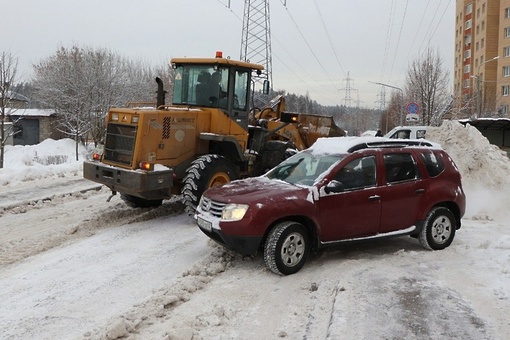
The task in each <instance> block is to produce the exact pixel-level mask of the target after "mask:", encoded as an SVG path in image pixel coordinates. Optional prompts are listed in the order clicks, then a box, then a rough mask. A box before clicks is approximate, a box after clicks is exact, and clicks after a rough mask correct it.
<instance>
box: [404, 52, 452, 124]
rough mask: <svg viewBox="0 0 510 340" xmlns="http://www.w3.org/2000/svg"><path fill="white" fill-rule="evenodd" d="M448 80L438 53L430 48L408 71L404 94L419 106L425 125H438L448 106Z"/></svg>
mask: <svg viewBox="0 0 510 340" xmlns="http://www.w3.org/2000/svg"><path fill="white" fill-rule="evenodd" d="M449 78H450V75H449V72H448V71H447V70H445V69H444V68H443V61H442V59H441V57H440V56H439V53H438V52H434V51H432V49H430V48H429V49H427V51H426V53H425V54H424V56H423V57H422V58H419V59H417V60H415V61H414V62H413V63H412V64H411V66H410V68H409V69H408V71H407V79H406V93H407V96H408V98H409V99H410V100H412V101H416V102H418V104H419V105H420V107H421V115H422V117H423V123H424V124H425V125H439V124H440V122H441V119H442V117H443V115H444V114H445V113H446V109H447V108H448V107H449V106H450V104H451V100H452V97H451V93H450V92H451V91H450V89H449V86H448V85H449V82H450V80H449Z"/></svg>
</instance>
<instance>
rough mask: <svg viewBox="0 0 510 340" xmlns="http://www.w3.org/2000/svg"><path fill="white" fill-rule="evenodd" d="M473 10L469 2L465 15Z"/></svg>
mask: <svg viewBox="0 0 510 340" xmlns="http://www.w3.org/2000/svg"><path fill="white" fill-rule="evenodd" d="M472 12H473V4H469V5H467V6H466V15H468V14H471V13H472Z"/></svg>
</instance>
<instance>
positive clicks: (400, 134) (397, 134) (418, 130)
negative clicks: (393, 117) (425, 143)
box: [384, 126, 427, 139]
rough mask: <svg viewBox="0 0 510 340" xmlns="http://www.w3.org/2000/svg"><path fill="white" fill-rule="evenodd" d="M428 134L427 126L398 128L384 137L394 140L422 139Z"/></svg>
mask: <svg viewBox="0 0 510 340" xmlns="http://www.w3.org/2000/svg"><path fill="white" fill-rule="evenodd" d="M426 132H427V127H426V126H397V127H395V128H393V129H392V130H391V131H390V132H388V133H387V134H386V135H384V137H386V138H394V139H422V138H425V133H426Z"/></svg>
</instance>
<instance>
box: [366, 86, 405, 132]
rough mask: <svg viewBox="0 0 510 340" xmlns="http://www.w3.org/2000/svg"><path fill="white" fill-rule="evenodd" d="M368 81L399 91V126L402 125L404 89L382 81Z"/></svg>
mask: <svg viewBox="0 0 510 340" xmlns="http://www.w3.org/2000/svg"><path fill="white" fill-rule="evenodd" d="M369 83H372V84H377V85H381V86H386V87H391V88H392V89H395V90H399V91H400V92H401V94H402V97H401V101H402V106H401V107H400V126H402V125H403V119H402V112H403V111H404V90H402V89H401V88H400V87H396V86H393V85H388V84H383V83H378V82H373V81H369ZM386 128H388V127H386Z"/></svg>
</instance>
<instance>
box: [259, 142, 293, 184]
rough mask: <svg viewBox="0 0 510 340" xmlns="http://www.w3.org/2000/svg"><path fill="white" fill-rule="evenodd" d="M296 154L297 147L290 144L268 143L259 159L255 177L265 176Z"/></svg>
mask: <svg viewBox="0 0 510 340" xmlns="http://www.w3.org/2000/svg"><path fill="white" fill-rule="evenodd" d="M296 152H297V150H296V148H295V146H294V145H293V144H292V143H290V142H285V141H279V140H271V141H268V142H267V143H266V144H265V145H264V147H263V148H262V150H261V151H260V153H259V156H258V157H257V163H256V165H255V173H254V174H255V176H260V175H263V174H265V173H266V172H267V171H269V170H271V169H272V168H274V167H275V166H277V165H278V164H280V163H281V162H283V161H284V160H286V159H287V158H289V157H290V156H292V155H294V154H295V153H296Z"/></svg>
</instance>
